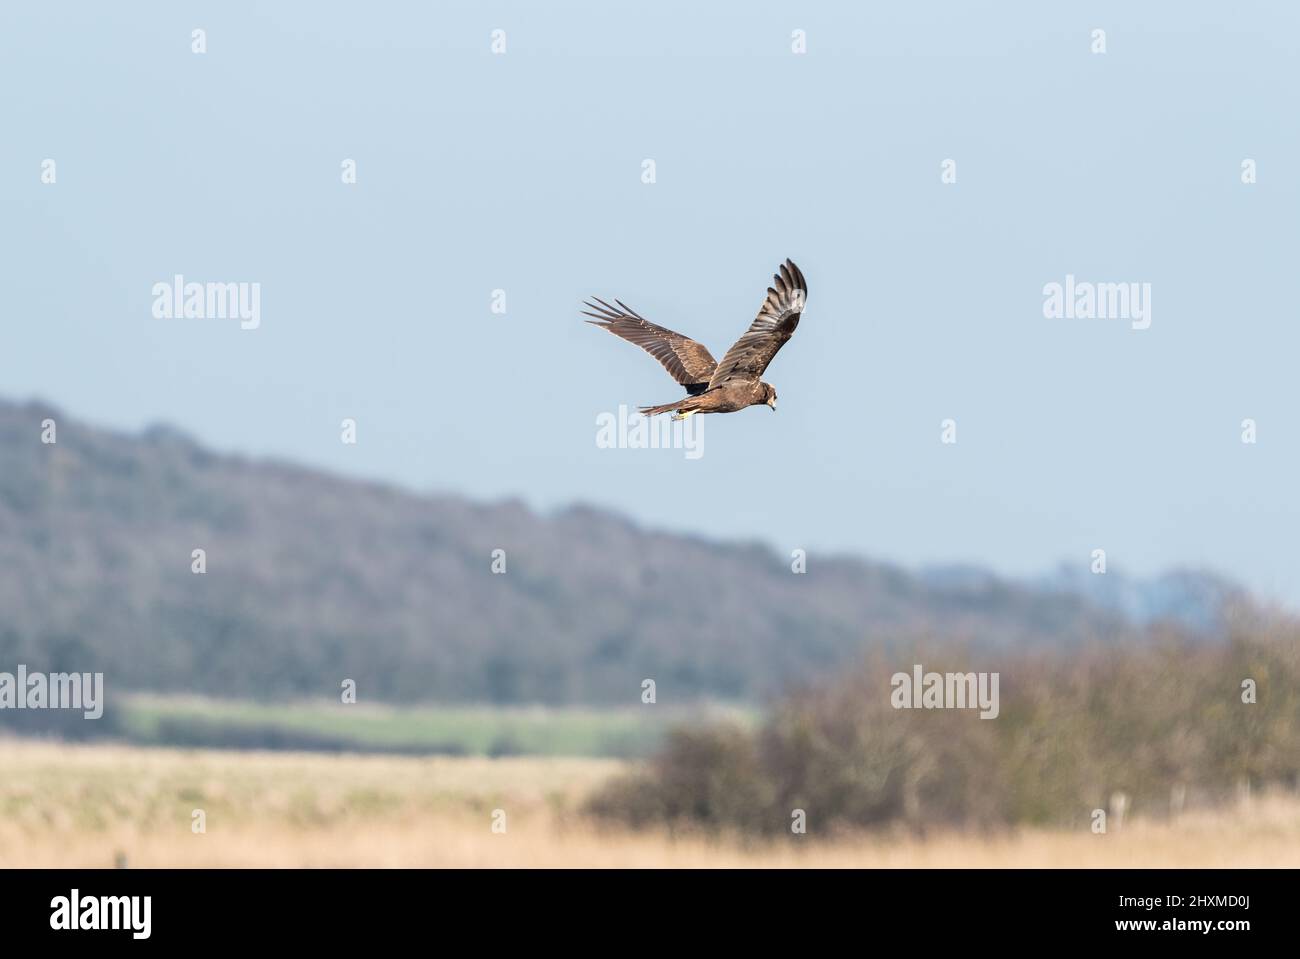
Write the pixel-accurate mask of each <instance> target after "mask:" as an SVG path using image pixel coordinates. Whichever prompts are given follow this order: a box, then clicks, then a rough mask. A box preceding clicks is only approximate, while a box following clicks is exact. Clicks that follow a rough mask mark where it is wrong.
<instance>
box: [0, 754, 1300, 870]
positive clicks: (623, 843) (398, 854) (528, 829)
mask: <svg viewBox="0 0 1300 959" xmlns="http://www.w3.org/2000/svg"><path fill="white" fill-rule="evenodd" d="M626 768H627V766H626V764H625V763H622V762H619V761H616V760H608V759H591V758H585V759H584V758H540V757H509V758H499V759H487V758H477V757H405V756H361V755H349V754H345V755H324V754H304V753H287V752H276V753H270V752H235V751H218V750H176V749H156V748H139V747H133V746H114V745H103V744H101V745H86V744H69V743H45V742H36V741H33V740H28V739H14V738H8V739H6V738H0V769H3V770H4V776H3V777H0V868H9V867H18V866H29V867H61V866H62V867H66V866H80V867H108V866H112V865H114V864H115V863H118V862H121V863H123V864H125V865H127V866H131V867H159V866H194V867H198V866H204V867H241V866H269V867H332V866H337V867H354V866H355V867H359V866H378V867H426V866H428V867H437V866H450V867H509V866H514V867H582V866H587V867H619V866H641V867H649V868H655V867H723V866H740V867H747V866H754V867H787V866H792V867H800V866H808V867H830V868H837V867H855V866H878V867H1003V866H1006V867H1010V866H1030V867H1059V866H1117V867H1154V866H1172V867H1181V866H1188V867H1190V866H1292V867H1294V866H1297V865H1300V801H1297V800H1296V799H1294V798H1290V797H1284V796H1261V797H1256V798H1254V799H1252V800H1251V801H1250V802H1247V803H1236V804H1232V805H1228V806H1223V807H1219V808H1216V809H1213V810H1197V811H1194V812H1189V813H1187V814H1185V815H1183V816H1181V817H1178V818H1177V819H1172V820H1158V821H1157V820H1146V819H1143V818H1140V817H1139V818H1135V819H1134V820H1133V821H1131V822H1130V823H1129V824H1128V825H1126V826H1125V827H1124V828H1123V829H1119V830H1113V831H1112V832H1111V833H1109V834H1107V835H1104V836H1098V835H1093V834H1091V833H1090V832H1089V831H1088V830H1087V829H1043V828H1037V827H1031V828H1024V829H1010V830H1003V831H997V832H979V833H975V832H962V831H958V830H935V831H931V832H928V833H926V834H924V835H919V834H917V833H915V832H912V831H906V830H885V831H873V832H859V833H853V832H848V833H846V832H843V831H837V832H835V833H834V834H830V835H825V834H822V831H821V825H822V824H821V823H819V822H818V821H817V820H816V819H813V820H811V822H810V829H809V833H808V835H806V836H799V837H795V836H791V835H785V836H783V837H778V838H773V839H769V840H761V841H756V840H753V839H746V838H743V837H740V836H737V835H735V834H734V833H731V832H728V831H725V830H711V829H707V828H699V829H695V830H692V831H681V830H678V831H676V832H675V833H670V832H668V831H667V830H663V829H654V828H651V829H642V830H627V829H623V828H617V827H610V826H607V825H605V824H603V823H601V822H598V821H595V820H593V819H591V818H590V817H589V816H586V815H584V814H583V813H582V811H581V810H582V807H583V806H584V804H585V802H586V801H587V797H589V796H590V795H592V794H593V791H595V790H598V789H599V788H600V786H601V784H602V783H605V782H607V781H608V780H609V779H610V777H612V776H614V777H616V776H619V775H620V774H622V773H623V772H625V771H626ZM196 808H198V809H203V810H204V812H205V813H206V817H207V820H206V826H207V829H206V832H205V833H203V834H195V833H193V832H192V831H191V821H192V820H191V814H192V812H193V810H194V809H196ZM496 809H502V810H504V811H505V813H506V815H507V829H506V832H505V833H504V834H496V833H493V832H492V830H491V822H492V813H493V810H496Z"/></svg>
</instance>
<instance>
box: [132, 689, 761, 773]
mask: <svg viewBox="0 0 1300 959" xmlns="http://www.w3.org/2000/svg"><path fill="white" fill-rule="evenodd" d="M723 715H725V716H727V717H729V718H731V719H732V720H734V721H738V722H741V723H749V722H752V721H753V718H754V717H753V713H752V711H748V710H743V709H738V708H727V709H725V710H724V709H719V708H710V709H707V710H706V709H704V708H694V707H676V708H675V707H670V706H660V705H655V706H642V705H639V704H638V705H637V706H631V707H627V708H613V707H593V708H583V707H563V708H552V707H495V706H428V707H414V706H413V707H389V706H382V705H368V704H367V705H363V704H349V705H343V704H341V703H338V702H327V701H320V702H296V703H286V704H264V703H253V702H243V701H230V700H219V699H207V698H201V697H192V696H158V695H145V694H133V695H130V696H127V697H125V698H124V705H123V706H122V708H121V709H120V710H119V711H118V713H117V714H116V715H115V717H114V723H115V728H114V732H115V733H116V734H117V735H118V736H120V737H122V738H124V739H126V740H127V741H129V742H132V743H138V744H142V745H179V746H194V747H216V748H226V747H238V748H284V749H298V750H321V751H334V752H338V751H349V752H387V753H405V754H422V755H430V754H441V755H452V756H459V755H464V756H514V755H529V756H595V757H599V756H604V757H615V758H631V757H640V756H645V755H648V754H649V753H651V752H652V751H653V750H654V749H656V748H657V747H658V746H659V745H660V744H661V743H662V742H663V739H664V737H665V734H666V733H667V731H668V729H669V728H670V727H671V726H673V725H679V724H694V723H696V722H699V721H703V720H708V719H716V718H718V717H720V716H723Z"/></svg>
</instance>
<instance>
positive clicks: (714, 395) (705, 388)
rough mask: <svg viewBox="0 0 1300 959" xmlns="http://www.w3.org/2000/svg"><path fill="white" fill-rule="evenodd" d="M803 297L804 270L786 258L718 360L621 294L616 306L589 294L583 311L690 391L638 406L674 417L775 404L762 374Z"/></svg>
mask: <svg viewBox="0 0 1300 959" xmlns="http://www.w3.org/2000/svg"><path fill="white" fill-rule="evenodd" d="M807 297H808V286H807V284H806V283H804V279H803V274H802V273H800V272H799V267H797V266H795V265H794V263H792V262H791V261H790V260H786V261H785V262H784V263H783V264H781V270H780V272H779V273H777V274H776V275H775V276H774V277H773V278H772V285H771V286H769V287H768V288H767V296H766V297H765V298H764V299H763V305H762V306H761V307H760V308H759V310H758V318H757V319H755V320H754V322H753V323H751V324H750V326H749V329H748V330H746V331H745V335H744V336H742V337H741V338H740V339H738V340H736V342H735V343H734V344H733V345H732V347H731V349H729V350H727V352H726V355H725V356H723V357H722V362H718V361H716V360H715V359H714V358H713V356H712V354H710V353H709V351H708V349H706V348H705V347H704V345H703V344H701V343H697V342H695V341H694V340H692V339H691V338H690V337H688V336H682V334H680V333H674V332H673V331H672V330H669V329H665V328H664V327H662V326H659V325H658V324H656V323H651V322H650V321H649V320H647V319H646V318H645V317H643V316H641V315H640V314H639V313H637V312H636V310H634V309H632V308H631V307H629V306H627V305H625V304H624V303H623V302H622V301H620V300H615V301H614V302H615V303H616V304H618V305H617V306H616V307H615V306H610V305H609V304H608V303H606V302H605V301H604V300H602V299H600V298H599V297H593V299H595V301H596V302H595V303H584V304H583V305H584V306H586V307H589V308H590V309H591V310H592V311H593V312H587V311H586V310H583V311H582V312H583V315H584V316H590V317H593V319H590V320H588V321H587V322H588V323H591V324H593V325H595V326H599V327H601V328H602V329H606V330H609V332H611V333H613V334H614V335H615V336H621V337H622V338H623V339H625V340H627V341H628V342H630V343H635V344H636V345H637V346H639V347H641V349H643V350H645V351H646V352H647V353H649V354H650V355H651V356H653V357H654V358H655V359H656V360H658V361H659V362H660V363H662V364H663V367H664V369H666V370H667V371H668V372H669V374H671V375H672V378H673V379H675V380H676V381H677V382H678V383H680V384H681V385H682V386H684V387H686V392H687V394H688V395H687V396H686V397H684V398H683V399H680V400H677V401H676V402H675V403H664V404H663V405H662V406H643V407H641V412H642V413H644V414H645V415H646V416H653V415H655V414H656V413H667V412H668V411H669V410H674V411H675V413H674V414H673V419H675V420H677V419H685V418H686V417H688V416H691V415H693V414H695V413H734V412H736V411H737V410H743V409H744V408H745V407H747V406H770V407H771V408H772V409H773V410H775V409H776V390H775V389H774V388H773V387H772V384H771V383H764V382H763V380H762V379H761V377H762V375H763V371H764V370H766V369H767V364H769V363H771V362H772V357H774V356H776V351H777V350H779V349H780V348H781V347H782V346H784V345H785V341H786V340H788V339H790V337H791V336H792V335H793V334H794V330H795V327H797V326H798V325H799V316H800V314H801V313H802V312H803V306H804V301H805V300H806V299H807Z"/></svg>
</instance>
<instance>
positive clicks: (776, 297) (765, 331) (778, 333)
mask: <svg viewBox="0 0 1300 959" xmlns="http://www.w3.org/2000/svg"><path fill="white" fill-rule="evenodd" d="M807 298H808V285H807V284H806V283H805V282H804V279H803V274H802V273H800V272H799V267H797V266H795V265H794V263H792V262H791V261H790V260H786V261H785V262H784V263H782V264H781V272H780V273H778V274H777V275H776V276H774V277H773V278H772V285H771V286H769V287H768V288H767V297H766V299H764V300H763V305H762V307H761V308H760V309H759V311H758V317H757V319H755V320H754V322H753V323H751V324H750V326H749V329H748V330H746V331H745V335H744V336H742V337H741V338H740V339H738V340H736V342H735V344H734V345H733V346H732V347H731V349H729V350H727V354H726V355H725V356H724V357H723V358H722V361H721V362H720V363H718V366H717V369H715V370H714V371H713V376H712V377H711V378H710V379H709V387H710V388H712V387H715V386H721V385H722V384H724V383H726V382H727V381H728V380H756V379H758V378H759V377H760V376H762V375H763V371H764V370H765V369H767V364H769V363H771V362H772V357H774V356H776V351H777V350H779V349H780V348H781V347H782V346H784V345H785V341H786V340H788V339H790V337H791V336H792V335H794V330H795V327H797V326H798V325H799V315H800V314H801V313H802V312H803V306H804V301H805V300H806V299H807Z"/></svg>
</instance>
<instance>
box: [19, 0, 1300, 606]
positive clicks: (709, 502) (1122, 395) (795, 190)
mask: <svg viewBox="0 0 1300 959" xmlns="http://www.w3.org/2000/svg"><path fill="white" fill-rule="evenodd" d="M262 6H263V7H269V8H270V9H260V8H258V7H257V6H255V5H254V4H251V3H242V4H225V3H223V4H216V3H212V4H204V3H194V4H175V3H155V4H132V5H129V6H126V5H111V6H110V5H106V4H99V3H78V4H64V3H49V4H6V5H5V6H4V8H3V11H2V12H0V81H2V82H3V84H4V88H5V89H6V91H7V94H6V97H5V98H4V102H3V108H2V109H3V120H4V131H5V132H4V136H3V141H2V143H3V145H2V146H0V209H2V210H3V218H4V225H3V229H0V253H2V254H3V260H4V263H5V267H6V269H5V288H6V291H5V292H6V298H7V310H6V314H5V320H4V323H3V338H2V340H0V394H3V395H4V396H6V397H8V398H11V399H22V398H27V397H31V396H39V397H42V398H44V399H47V400H49V401H52V402H54V403H56V404H58V405H60V406H61V407H63V408H64V409H65V410H67V412H68V413H70V414H72V415H76V416H79V417H82V418H86V419H89V420H91V421H93V422H96V423H100V424H103V425H108V426H114V427H125V428H136V427H141V426H144V425H146V424H149V423H152V422H156V421H160V420H161V421H168V422H172V423H174V424H176V425H178V426H180V427H182V428H183V429H185V430H187V431H189V432H191V433H192V434H194V435H195V436H196V437H198V438H199V439H200V440H202V441H203V442H205V443H207V444H210V445H212V446H214V447H216V448H219V449H225V450H236V451H242V452H246V453H250V454H254V455H274V456H278V457H284V458H289V459H293V460H299V461H305V462H308V463H311V464H315V465H319V466H322V467H325V468H328V469H331V470H339V471H345V472H347V473H350V474H354V475H360V476H367V477H377V478H383V479H386V480H390V481H394V482H398V483H401V484H403V485H405V486H409V487H413V488H416V489H421V490H439V491H453V492H458V493H464V494H468V495H472V496H475V497H482V498H497V497H502V496H521V497H523V498H524V499H526V500H527V501H529V502H531V503H533V504H535V505H537V506H539V507H541V508H551V507H554V506H558V505H562V504H565V503H569V502H572V501H575V500H581V501H588V502H593V503H596V504H599V505H603V506H607V507H610V508H613V509H616V510H619V511H622V512H625V513H627V514H629V515H631V516H632V517H634V518H636V519H637V520H638V521H641V522H643V523H646V524H649V525H654V526H662V527H668V528H672V529H679V530H688V531H694V532H699V533H704V534H707V535H716V536H725V537H731V538H743V539H759V540H763V541H766V542H770V543H772V544H774V545H776V546H777V547H780V548H782V549H792V548H794V547H801V548H804V549H807V550H809V551H810V562H811V561H815V557H816V554H817V551H825V550H836V551H851V552H857V553H863V554H867V555H870V556H874V557H879V558H885V559H891V560H896V561H901V562H904V563H908V564H921V563H930V562H956V561H972V562H978V563H984V564H987V565H989V566H992V567H993V568H995V569H997V570H1000V571H1002V572H1006V573H1013V574H1015V573H1028V572H1033V571H1038V570H1041V569H1042V568H1044V567H1046V566H1049V565H1053V564H1055V563H1056V562H1057V561H1058V560H1062V559H1064V560H1068V561H1070V562H1077V563H1080V564H1087V563H1088V562H1089V554H1090V551H1091V550H1092V549H1094V548H1099V547H1100V548H1104V549H1106V550H1107V553H1108V557H1109V563H1110V566H1111V568H1112V569H1116V570H1126V571H1129V572H1134V573H1147V572H1153V571H1155V570H1158V569H1161V568H1164V567H1167V566H1172V565H1182V564H1191V565H1204V566H1209V567H1212V568H1215V569H1219V570H1221V571H1224V572H1226V573H1229V574H1231V575H1233V576H1236V577H1238V578H1240V579H1241V580H1243V581H1244V582H1245V583H1246V584H1247V585H1249V586H1251V587H1253V588H1255V589H1256V590H1258V591H1260V592H1262V593H1264V594H1266V595H1270V596H1274V597H1277V598H1281V599H1285V600H1287V601H1289V602H1292V603H1295V602H1297V601H1300V564H1297V563H1295V562H1294V561H1293V554H1294V544H1295V543H1297V542H1300V516H1298V515H1297V511H1296V509H1295V508H1294V506H1293V496H1294V494H1293V492H1292V487H1293V486H1294V477H1295V476H1296V475H1297V473H1298V472H1300V469H1298V468H1300V422H1298V421H1297V408H1298V404H1297V389H1300V387H1297V384H1296V380H1295V376H1294V372H1293V371H1294V367H1295V364H1296V357H1297V354H1298V353H1300V332H1298V330H1300V324H1298V321H1300V317H1297V306H1296V303H1297V300H1296V297H1295V294H1294V288H1293V278H1294V276H1295V264H1296V260H1297V253H1298V252H1300V249H1298V247H1300V232H1298V231H1297V223H1300V216H1298V215H1297V214H1298V213H1300V203H1298V200H1300V195H1298V193H1297V185H1296V183H1297V176H1296V171H1297V170H1300V133H1298V129H1300V127H1298V126H1297V123H1296V122H1295V117H1296V115H1297V103H1300V97H1298V94H1300V68H1298V67H1297V63H1300V58H1298V57H1297V52H1298V51H1297V49H1296V46H1297V36H1300V31H1297V26H1300V23H1298V21H1300V12H1298V8H1296V7H1295V5H1293V4H1284V3H1280V2H1279V3H1271V4H1269V3H1254V4H1236V5H1226V4H1188V3H1177V4H1175V3H1146V4H1127V3H1116V4H1106V3H1101V4H1086V5H1085V4H1077V5H1069V4H1041V3H1025V4H999V5H980V6H976V5H973V4H966V3H940V4H875V3H872V4H866V3H820V4H811V5H810V4H797V3H791V2H785V3H752V2H744V3H742V2H727V3H718V4H709V5H701V4H692V3H672V2H669V3H656V4H651V5H630V4H627V5H625V4H608V3H559V4H547V5H542V4H536V3H517V4H508V3H459V4H432V3H419V4H399V3H379V4H371V5H362V4H346V5H345V4H317V3H311V4H308V3H279V4H275V5H262ZM195 28H202V29H204V30H205V31H206V39H207V52H206V53H204V54H201V55H199V54H195V53H193V52H192V51H191V31H192V30H193V29H195ZM1098 28H1100V29H1104V30H1105V31H1106V47H1107V50H1106V53H1105V54H1094V53H1092V52H1091V49H1090V47H1091V44H1092V39H1091V32H1092V31H1093V30H1094V29H1098ZM494 29H501V30H504V31H505V35H506V44H507V47H506V50H507V52H506V53H505V54H504V55H493V53H492V52H491V49H490V43H491V33H492V31H493V30H494ZM796 29H798V30H803V31H805V32H806V37H807V53H806V54H803V55H795V54H793V53H792V52H791V33H792V31H794V30H796ZM47 158H51V159H54V160H55V162H56V164H57V166H56V171H57V181H56V183H54V184H52V185H51V184H43V183H42V182H41V178H40V177H41V164H42V161H43V160H45V159H47ZM349 158H350V159H353V160H355V161H356V163H357V183H356V184H351V185H349V184H343V183H342V182H341V177H340V165H341V163H342V161H343V160H344V159H349ZM647 158H649V159H653V160H654V161H655V164H656V182H655V183H653V184H645V183H643V182H642V178H641V172H642V161H643V160H645V159H647ZM948 158H951V159H954V160H955V161H956V164H957V182H956V183H953V184H944V183H942V182H941V178H940V172H941V170H940V164H941V163H942V161H944V160H945V159H948ZM1246 158H1251V159H1254V160H1255V161H1256V163H1257V170H1258V182H1256V183H1254V184H1252V185H1245V184H1243V183H1242V182H1241V163H1242V161H1243V159H1246ZM787 256H788V257H792V258H793V259H794V260H795V261H796V262H798V264H799V265H800V267H801V268H802V269H803V271H804V273H805V275H806V276H807V278H808V283H809V296H808V309H807V311H806V313H805V315H804V318H803V322H802V324H801V326H800V328H799V331H798V333H797V335H796V336H795V338H794V339H793V340H792V341H791V342H790V344H788V345H787V346H786V347H785V349H784V350H783V351H782V352H781V354H780V355H779V356H778V357H777V359H776V361H775V362H774V363H773V364H772V366H771V368H770V369H769V370H768V374H767V376H766V379H768V380H769V381H770V382H772V383H773V384H775V385H776V387H777V389H778V390H779V392H780V397H781V399H780V410H779V412H778V413H777V414H775V415H773V414H772V413H770V412H769V411H768V410H766V409H763V408H757V409H753V410H748V411H745V412H743V413H740V414H736V415H732V416H726V417H713V418H711V419H710V420H709V421H707V423H706V425H705V455H704V456H702V457H701V458H699V459H698V460H689V459H687V458H685V457H684V456H682V454H681V452H680V451H672V450H609V449H598V448H597V446H596V443H595V434H596V426H595V421H596V417H597V415H598V414H600V413H601V412H604V411H612V410H616V409H617V407H618V406H619V404H628V405H637V404H649V403H661V402H667V401H669V400H672V399H674V398H675V397H676V396H677V395H679V394H678V392H677V387H676V386H675V385H674V384H673V383H672V382H671V381H670V380H669V379H668V377H667V376H666V375H665V374H664V373H663V371H662V370H660V369H659V368H658V367H657V365H656V364H655V363H654V362H653V361H652V360H650V359H649V358H648V357H646V356H644V355H643V354H641V353H640V352H639V351H638V350H637V349H636V348H635V347H632V346H631V345H629V344H626V343H621V342H619V341H617V340H615V339H614V338H613V337H610V336H608V335H606V334H603V333H600V332H599V331H597V330H594V329H593V328H591V327H589V326H586V325H584V324H583V323H581V322H579V320H580V317H579V315H578V312H577V310H578V304H579V301H580V300H581V299H582V298H584V297H586V296H588V295H591V294H596V295H599V296H603V297H606V298H609V297H615V296H617V297H619V298H621V299H623V300H624V301H625V302H627V303H629V304H631V305H632V306H634V307H635V308H636V309H637V310H638V311H640V312H641V313H643V314H644V315H645V316H647V317H649V318H651V319H653V320H655V321H657V322H660V323H662V324H664V325H666V326H669V327H672V328H675V329H678V330H681V331H682V332H685V333H687V334H690V335H693V336H695V337H697V338H699V339H700V340H702V341H703V342H704V343H706V345H708V346H709V347H710V348H711V349H712V350H713V351H714V353H715V355H718V356H720V355H721V353H722V351H724V350H725V349H726V347H727V346H728V345H729V344H730V343H731V342H732V341H733V340H734V339H735V338H736V337H737V336H738V335H739V334H740V332H741V331H742V330H743V329H744V328H745V327H746V326H747V325H748V324H749V323H750V321H751V320H752V319H753V317H754V314H755V312H756V310H757V308H758V306H759V303H760V301H761V299H762V294H763V290H764V288H765V286H766V284H767V282H768V280H769V278H770V275H771V273H772V271H773V270H774V269H775V268H776V266H777V264H778V263H780V262H781V260H783V259H784V258H785V257H787ZM178 273H180V274H184V275H185V276H186V278H187V279H191V280H199V281H214V282H240V281H244V282H257V283H260V284H261V325H260V327H259V328H258V329H257V330H251V331H250V330H241V329H240V328H239V324H238V322H237V321H233V320H221V319H205V320H198V319H188V320H187V319H172V320H159V319H156V318H155V317H154V316H153V315H152V311H151V304H152V295H151V289H152V287H153V285H154V284H155V283H157V282H160V281H170V279H171V277H172V276H173V275H175V274H178ZM1067 274H1071V275H1073V276H1075V277H1076V278H1077V279H1078V280H1080V281H1085V280H1086V281H1094V282H1142V283H1150V284H1151V289H1152V322H1151V326H1150V328H1149V329H1146V330H1140V331H1136V330H1132V329H1130V328H1129V324H1128V323H1126V322H1125V321H1123V320H1118V319H1091V320H1085V319H1077V318H1076V319H1064V318H1060V319H1047V318H1045V317H1044V316H1043V292H1042V291H1043V287H1044V285H1045V284H1047V283H1051V282H1063V281H1064V279H1065V277H1066V275H1067ZM495 289H503V290H505V291H506V303H507V312H506V313H505V314H504V315H499V314H494V313H492V312H491V310H490V308H489V307H490V303H491V296H492V291H493V290H495ZM344 417H354V418H355V419H356V420H357V422H358V442H357V444H356V445H355V446H346V445H344V444H342V443H341V442H340V440H339V433H340V431H339V424H340V421H341V420H342V419H343V418H344ZM1248 417H1249V418H1252V419H1254V420H1256V422H1257V423H1258V430H1259V439H1258V442H1257V443H1256V444H1254V445H1246V444H1243V443H1241V442H1240V433H1241V425H1240V424H1241V421H1242V420H1243V419H1245V418H1248ZM947 418H952V419H954V420H955V421H956V423H957V438H958V442H957V443H956V444H955V445H944V444H941V443H940V423H941V421H942V420H944V419H947Z"/></svg>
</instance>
